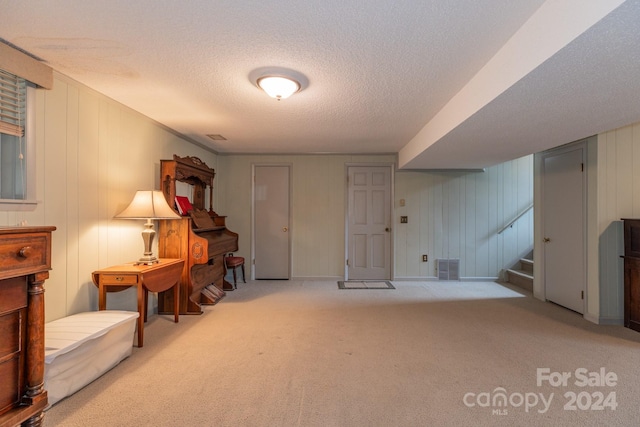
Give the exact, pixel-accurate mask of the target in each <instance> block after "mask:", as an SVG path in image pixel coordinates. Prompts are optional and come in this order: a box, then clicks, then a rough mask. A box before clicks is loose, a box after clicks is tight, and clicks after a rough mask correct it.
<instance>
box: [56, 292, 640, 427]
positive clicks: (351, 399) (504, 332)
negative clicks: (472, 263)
mask: <svg viewBox="0 0 640 427" xmlns="http://www.w3.org/2000/svg"><path fill="white" fill-rule="evenodd" d="M393 284H394V286H395V287H396V290H395V291H393V292H390V291H388V290H383V289H380V290H377V289H371V290H368V291H367V292H345V291H344V290H341V289H338V288H337V286H336V282H335V281H326V282H297V281H288V282H278V281H268V282H265V281H260V282H249V283H247V284H246V285H245V284H241V285H240V286H239V289H238V290H236V291H233V292H229V293H228V295H227V297H226V298H225V299H223V300H222V302H220V303H219V304H218V305H216V306H213V307H207V308H205V313H204V314H203V315H201V316H181V317H180V323H178V324H174V323H173V322H172V316H157V315H156V316H150V318H149V322H148V324H147V326H146V327H145V346H144V347H143V348H140V349H138V348H134V351H133V355H132V356H131V357H130V358H128V359H126V360H125V361H123V362H122V363H121V364H120V365H118V366H117V367H116V368H114V369H113V370H111V371H110V372H108V373H107V374H105V375H104V376H102V377H101V378H99V379H98V380H96V381H94V382H93V383H91V384H89V385H88V386H87V387H85V388H84V389H83V390H81V391H79V392H78V393H76V394H75V395H73V396H71V397H69V398H67V399H65V400H63V401H61V402H60V403H58V404H57V405H55V406H54V407H53V408H51V409H50V410H48V411H47V413H46V417H45V425H46V426H48V427H51V426H65V427H75V426H78V427H87V426H92V427H94V426H235V427H240V426H493V425H504V426H529V425H532V426H574V425H575V426H605V425H606V426H634V425H638V420H639V419H640V404H639V403H640V402H639V396H640V369H639V368H638V367H639V366H640V334H638V333H636V332H633V331H631V330H628V329H625V328H622V327H618V326H598V325H594V324H591V323H589V322H587V321H585V320H584V319H583V318H582V316H580V315H578V314H576V313H573V312H571V311H568V310H566V309H563V308H561V307H558V306H555V305H553V304H551V303H545V302H541V301H538V300H535V299H533V298H531V296H530V295H528V294H527V293H525V292H521V291H518V290H516V289H512V288H509V287H505V286H501V285H499V284H496V283H476V282H423V283H418V282H394V283H393ZM563 373H566V374H563ZM563 375H564V378H566V382H565V383H563V382H562V381H560V379H562V378H563ZM567 375H568V376H567ZM583 383H585V384H583ZM574 397H575V401H574ZM614 404H615V405H614ZM614 406H615V410H614V409H613V407H614ZM600 407H601V408H602V409H599V408H600Z"/></svg>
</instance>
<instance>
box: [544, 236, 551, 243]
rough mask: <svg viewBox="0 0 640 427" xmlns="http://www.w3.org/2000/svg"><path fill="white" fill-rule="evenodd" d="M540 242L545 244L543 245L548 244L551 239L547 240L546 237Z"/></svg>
mask: <svg viewBox="0 0 640 427" xmlns="http://www.w3.org/2000/svg"><path fill="white" fill-rule="evenodd" d="M542 241H543V242H545V243H549V242H550V241H551V239H550V238H548V237H545V238H544V239H542Z"/></svg>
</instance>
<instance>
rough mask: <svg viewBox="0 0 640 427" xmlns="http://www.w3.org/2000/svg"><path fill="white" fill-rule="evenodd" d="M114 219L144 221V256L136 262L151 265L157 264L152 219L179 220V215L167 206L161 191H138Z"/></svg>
mask: <svg viewBox="0 0 640 427" xmlns="http://www.w3.org/2000/svg"><path fill="white" fill-rule="evenodd" d="M114 218H120V219H145V220H147V222H146V223H145V224H144V227H145V228H144V230H142V240H143V241H144V256H143V257H142V258H140V260H139V261H138V263H139V264H145V265H151V264H155V263H157V262H158V258H156V257H155V256H154V255H153V250H152V249H151V248H152V246H153V239H154V238H155V235H156V231H155V230H154V229H153V222H152V220H154V219H180V218H181V217H180V215H178V214H177V213H175V212H174V211H173V209H171V207H169V205H168V204H167V201H166V199H165V198H164V194H162V191H158V190H140V191H136V195H135V196H134V197H133V200H132V201H131V203H129V206H127V207H126V208H125V209H124V210H123V211H122V212H120V213H119V214H118V215H116V216H115V217H114Z"/></svg>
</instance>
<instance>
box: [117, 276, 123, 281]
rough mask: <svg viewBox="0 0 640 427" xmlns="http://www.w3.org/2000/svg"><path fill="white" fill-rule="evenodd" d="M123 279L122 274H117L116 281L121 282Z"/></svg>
mask: <svg viewBox="0 0 640 427" xmlns="http://www.w3.org/2000/svg"><path fill="white" fill-rule="evenodd" d="M123 280H124V277H122V276H117V277H116V282H122V281H123Z"/></svg>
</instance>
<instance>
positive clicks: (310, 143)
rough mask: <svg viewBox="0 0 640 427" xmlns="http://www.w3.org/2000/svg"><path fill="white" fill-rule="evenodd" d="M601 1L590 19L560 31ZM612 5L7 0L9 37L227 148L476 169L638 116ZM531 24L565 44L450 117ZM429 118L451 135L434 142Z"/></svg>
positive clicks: (619, 13) (3, 8) (1, 12)
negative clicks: (272, 88) (377, 156)
mask: <svg viewBox="0 0 640 427" xmlns="http://www.w3.org/2000/svg"><path fill="white" fill-rule="evenodd" d="M558 3H560V4H563V5H566V6H564V7H565V9H564V10H560V11H557V10H554V9H552V5H551V6H549V4H558ZM592 3H593V4H596V3H598V4H599V5H600V6H599V7H600V9H601V10H598V11H595V12H594V16H595V17H596V19H594V21H593V23H589V24H583V25H584V26H585V28H584V29H583V30H580V31H578V32H577V33H576V34H575V35H563V34H559V35H558V37H557V38H556V37H555V34H554V31H558V30H562V29H563V27H564V26H565V23H566V21H565V22H563V19H569V20H573V17H574V16H576V14H585V12H584V10H588V9H589V8H595V7H593V6H591V4H592ZM606 3H609V4H610V5H611V6H610V9H611V10H613V9H615V7H616V6H617V5H618V4H619V3H621V0H620V1H598V2H596V1H595V0H594V1H592V2H587V3H585V2H584V1H577V0H563V2H557V1H556V2H552V1H547V2H544V1H543V0H456V1H442V0H422V1H416V0H397V1H393V2H391V1H388V0H368V1H364V0H362V1H344V0H324V1H322V2H320V1H306V2H300V1H294V0H289V1H287V0H263V1H238V0H234V1H231V0H220V1H213V0H206V1H205V0H190V1H183V2H177V1H175V0H136V1H131V0H110V1H108V2H105V1H97V0H94V1H88V0H85V1H82V2H78V1H76V0H57V1H55V2H41V1H38V0H21V1H20V2H15V1H9V0H0V16H2V25H1V26H0V39H3V40H5V41H7V42H9V43H10V44H13V45H15V46H17V47H19V48H21V49H23V50H25V51H26V52H29V53H31V54H33V55H35V56H36V57H38V58H41V59H42V60H44V61H46V62H47V63H49V64H50V65H51V66H52V67H53V68H54V69H56V70H58V71H60V72H61V73H63V74H65V75H67V76H70V77H71V78H73V79H75V80H78V81H80V82H82V83H84V84H86V85H88V86H89V87H91V88H93V89H95V90H97V91H99V92H101V93H104V94H106V95H107V96H109V97H111V98H113V99H115V100H117V101H119V102H121V103H123V104H125V105H127V106H129V107H131V108H133V109H135V110H137V111H139V112H141V113H143V114H145V115H147V116H149V117H151V118H152V119H154V120H156V121H158V122H160V123H162V124H164V125H166V126H168V127H170V128H172V129H174V130H176V131H177V132H180V133H182V134H183V135H185V136H187V137H189V138H191V139H192V140H195V141H196V142H198V143H199V144H201V145H203V146H205V147H208V148H210V149H212V150H215V151H217V152H220V153H398V152H400V159H401V161H400V166H401V167H406V168H477V167H485V166H488V165H491V164H495V163H498V162H501V161H504V160H509V159H510V158H515V157H519V156H521V155H525V154H529V153H532V152H536V151H540V150H541V149H545V148H550V147H552V146H555V145H559V144H562V143H566V142H570V141H572V140H575V139H579V138H582V137H585V136H589V135H591V134H593V133H596V132H599V131H604V130H608V129H611V128H612V127H613V126H621V125H625V124H628V123H631V122H634V121H640V102H637V101H634V100H637V99H640V96H639V95H640V84H639V83H638V81H640V79H638V78H637V76H638V75H640V58H639V55H638V46H639V45H640V37H639V34H638V27H640V26H639V25H637V22H640V6H639V1H638V0H628V1H626V2H623V3H624V4H623V5H622V6H620V7H619V8H618V9H616V10H613V12H611V13H609V11H608V10H604V11H603V9H602V6H601V4H606ZM545 6H548V7H547V8H546V10H547V14H548V15H549V16H555V17H558V18H557V19H555V20H553V19H548V18H545V16H546V15H545V14H544V12H545ZM572 8H573V9H572ZM578 10H580V12H579V13H578ZM549 11H553V12H554V13H550V12H549ZM600 15H601V16H600ZM607 15H608V16H607ZM603 16H604V19H602V20H601V19H600V18H602V17H603ZM532 17H533V18H532ZM536 17H538V20H537V21H536V19H535V18H536ZM545 19H546V21H545ZM547 21H548V22H547ZM531 22H534V23H535V22H538V27H540V25H542V24H548V25H547V26H546V27H544V28H545V29H544V31H545V32H546V33H550V34H552V37H551V38H552V39H553V38H556V39H560V40H562V39H563V37H564V38H565V39H566V46H564V47H562V48H560V49H559V50H558V49H556V50H557V52H551V53H545V52H544V51H543V49H540V53H541V54H540V55H538V54H537V53H538V52H536V51H537V50H538V48H537V47H535V46H536V45H535V44H533V45H532V44H529V45H527V44H526V43H523V44H522V45H521V46H522V49H521V50H520V51H518V54H519V55H521V58H527V59H529V58H532V61H533V62H532V63H533V65H535V66H532V67H531V69H530V70H527V71H526V72H521V75H518V74H517V72H513V75H514V76H517V78H516V79H514V82H513V84H509V85H508V87H504V88H501V89H498V87H497V86H496V88H495V89H493V88H492V90H494V92H493V93H488V94H487V96H488V98H487V100H486V102H483V103H481V104H479V105H478V106H477V108H476V107H474V108H473V109H472V110H470V113H469V114H467V116H466V117H464V116H461V117H460V118H457V119H456V120H454V121H451V122H450V123H447V125H446V126H438V125H439V121H442V119H441V117H442V113H441V112H442V111H446V110H447V107H448V108H449V109H450V110H456V111H459V110H460V109H456V108H454V107H455V105H454V104H452V99H455V98H454V97H456V95H458V98H459V101H458V102H462V103H466V102H467V101H466V99H465V98H464V97H462V95H464V96H466V97H467V98H468V99H472V98H474V97H476V95H477V94H478V90H475V91H474V90H472V89H471V88H472V87H473V86H469V84H470V82H471V83H473V82H474V79H476V81H478V78H479V77H478V75H479V73H480V74H481V71H482V70H483V69H487V68H486V66H487V64H489V65H491V61H492V60H493V61H494V62H495V60H496V58H499V57H500V55H501V52H504V51H505V49H506V48H505V46H507V47H508V46H509V43H510V41H512V40H517V39H518V38H517V36H518V34H522V33H523V32H525V33H526V32H527V31H528V32H529V33H530V34H533V35H535V34H536V29H535V28H533V29H528V28H530V27H533V25H531ZM540 22H542V24H540ZM527 23H529V26H528V27H527ZM593 24H595V25H593ZM567 26H569V27H570V25H567ZM523 27H524V28H525V29H526V30H527V31H524V30H523ZM514 35H515V36H516V37H514ZM525 35H526V34H525ZM511 44H513V42H512V43H511ZM532 46H534V47H532ZM515 48H516V49H517V48H518V46H517V45H516V46H515ZM512 51H513V49H512ZM536 61H537V62H536ZM511 62H512V65H513V64H517V63H518V62H520V60H519V59H518V58H517V57H515V59H514V57H512V59H511ZM523 63H527V61H524V62H523ZM269 67H284V68H288V69H292V70H295V71H297V72H298V73H301V74H302V75H304V77H305V80H306V81H307V84H306V85H305V86H306V87H305V88H304V89H303V91H301V92H300V93H297V94H295V95H294V96H292V97H291V98H289V99H286V100H283V101H275V100H273V99H271V98H269V97H267V96H266V95H265V94H264V93H263V92H261V91H260V90H258V89H257V88H256V87H255V86H254V85H253V83H252V82H251V79H250V76H254V75H255V74H256V73H259V72H260V71H261V70H262V69H264V68H269ZM510 67H511V65H509V66H508V67H504V68H505V69H507V71H510ZM516 68H517V67H516ZM496 74H500V73H493V75H494V77H495V78H496V79H497V78H498V77H499V76H496ZM634 80H635V81H634ZM489 81H490V79H489ZM503 81H504V80H503ZM465 89H466V90H465ZM614 94H615V95H616V96H619V97H621V98H614ZM614 100H616V104H615V105H614V104H613V101H614ZM470 104H473V102H470V103H466V104H465V105H470ZM576 104H577V105H576ZM627 104H630V105H627ZM454 116H455V114H454ZM430 127H437V128H438V129H444V131H443V132H441V134H438V136H437V137H433V138H431V140H429V138H426V139H425V137H423V135H425V132H426V133H427V134H428V133H429V132H428V131H429V129H430ZM207 134H221V135H223V136H224V137H226V138H227V140H226V141H213V140H211V139H210V138H208V137H207V136H206V135H207Z"/></svg>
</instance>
